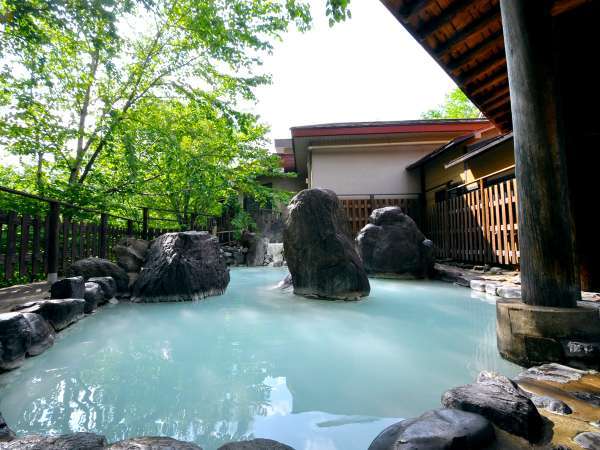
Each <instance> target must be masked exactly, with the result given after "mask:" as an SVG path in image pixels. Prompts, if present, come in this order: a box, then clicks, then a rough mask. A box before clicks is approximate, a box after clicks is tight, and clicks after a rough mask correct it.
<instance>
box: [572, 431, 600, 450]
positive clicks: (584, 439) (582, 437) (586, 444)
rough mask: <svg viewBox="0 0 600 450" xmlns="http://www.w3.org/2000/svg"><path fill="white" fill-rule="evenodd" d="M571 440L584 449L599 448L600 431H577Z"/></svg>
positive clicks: (592, 449) (596, 449) (595, 449)
mask: <svg viewBox="0 0 600 450" xmlns="http://www.w3.org/2000/svg"><path fill="white" fill-rule="evenodd" d="M573 440H574V441H575V442H577V443H578V444H579V445H581V446H582V447H583V448H585V449H586V450H598V449H600V433H598V432H595V431H588V432H585V433H579V434H578V435H577V436H575V439H573Z"/></svg>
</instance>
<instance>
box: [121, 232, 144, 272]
mask: <svg viewBox="0 0 600 450" xmlns="http://www.w3.org/2000/svg"><path fill="white" fill-rule="evenodd" d="M149 247H150V242H148V241H145V240H143V239H136V238H132V237H126V238H123V239H121V240H120V241H119V242H118V243H117V245H115V246H114V248H113V250H114V252H115V255H116V256H117V264H118V265H119V267H121V268H122V269H123V270H125V272H128V273H138V272H139V271H140V270H142V266H143V265H144V261H145V260H146V254H147V253H148V248H149Z"/></svg>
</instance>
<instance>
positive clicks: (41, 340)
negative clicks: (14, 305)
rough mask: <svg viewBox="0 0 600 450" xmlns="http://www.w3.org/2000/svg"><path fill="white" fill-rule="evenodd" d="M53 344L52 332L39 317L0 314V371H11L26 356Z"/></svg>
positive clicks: (37, 352) (13, 313) (35, 353)
mask: <svg viewBox="0 0 600 450" xmlns="http://www.w3.org/2000/svg"><path fill="white" fill-rule="evenodd" d="M53 343H54V331H53V330H52V328H51V327H50V325H49V324H48V322H46V321H45V320H44V319H43V318H42V317H41V316H39V315H37V314H33V313H28V312H12V313H3V314H0V371H3V370H11V369H14V368H16V367H18V366H20V365H21V364H22V363H23V360H24V359H25V357H27V356H35V355H39V354H40V353H42V352H43V351H44V350H46V349H47V348H48V347H50V346H51V345H52V344H53Z"/></svg>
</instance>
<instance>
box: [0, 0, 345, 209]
mask: <svg viewBox="0 0 600 450" xmlns="http://www.w3.org/2000/svg"><path fill="white" fill-rule="evenodd" d="M348 4H349V0H328V1H327V4H326V13H327V14H328V16H329V17H330V22H331V23H332V24H333V23H335V22H337V21H341V20H345V19H346V18H348V17H350V12H349V10H348ZM310 25H311V11H310V8H309V6H308V4H307V3H306V2H305V1H302V0H0V148H2V149H4V150H5V151H8V152H10V153H12V154H14V155H18V156H19V157H21V161H22V172H19V173H14V171H13V172H11V171H10V170H8V169H5V168H4V169H3V170H2V172H1V173H0V181H1V182H2V183H3V184H5V183H6V184H11V185H12V186H18V187H20V188H24V189H25V190H28V191H35V192H37V193H40V194H43V195H46V196H48V197H55V198H60V199H62V200H66V201H70V202H73V203H76V204H78V205H94V206H95V207H98V208H107V209H109V210H110V211H118V212H122V211H123V210H127V209H132V208H134V207H135V206H140V205H146V206H161V207H162V206H164V207H165V208H171V209H176V210H177V211H178V212H177V218H178V219H179V220H184V219H186V220H187V218H188V216H190V215H193V214H195V215H197V214H204V213H207V212H210V213H213V212H214V213H218V212H219V211H218V209H219V207H220V206H219V205H223V204H224V203H226V202H227V201H230V200H231V198H233V197H235V196H237V195H238V194H239V193H247V194H249V195H252V196H254V197H256V198H257V199H258V200H259V201H263V202H264V201H266V200H267V199H270V198H271V197H273V196H277V195H278V194H277V193H273V192H271V191H270V190H266V188H262V187H261V186H260V184H259V183H258V182H257V181H256V179H257V177H259V176H260V175H266V174H272V173H273V172H274V171H277V170H278V166H277V161H276V160H274V158H273V157H272V156H271V155H270V154H269V153H268V151H267V150H266V143H265V140H264V135H265V132H266V131H267V128H266V127H265V126H264V125H262V124H260V123H259V121H258V118H257V117H255V116H253V115H251V114H243V113H240V112H239V106H238V105H239V103H240V101H244V102H248V101H253V100H255V99H254V94H253V90H254V88H255V87H256V86H259V85H261V84H265V83H268V82H269V81H270V78H269V76H268V74H263V73H261V72H260V70H259V69H260V64H261V57H262V56H263V55H264V54H265V53H268V52H270V51H271V50H272V43H273V41H274V40H277V39H281V38H282V36H283V34H284V33H285V32H286V30H287V29H288V27H289V26H295V27H297V28H298V29H300V30H303V31H304V30H307V29H308V28H309V27H310ZM17 180H18V182H17ZM136 211H137V209H136Z"/></svg>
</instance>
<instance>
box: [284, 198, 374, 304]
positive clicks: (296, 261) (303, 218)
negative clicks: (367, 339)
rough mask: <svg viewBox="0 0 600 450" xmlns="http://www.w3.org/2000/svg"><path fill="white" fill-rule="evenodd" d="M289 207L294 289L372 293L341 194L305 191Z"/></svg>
mask: <svg viewBox="0 0 600 450" xmlns="http://www.w3.org/2000/svg"><path fill="white" fill-rule="evenodd" d="M287 210H288V216H287V218H286V223H285V230H284V233H283V247H284V253H285V257H286V260H287V264H288V269H289V271H290V273H291V275H292V284H293V286H294V293H295V294H297V295H303V296H305V297H313V298H323V299H331V300H358V299H360V298H361V297H365V296H367V295H369V291H370V286H369V279H368V278H367V273H366V272H365V269H364V268H363V264H362V261H361V260H360V258H359V256H358V253H356V250H355V249H354V243H353V241H352V239H351V238H350V232H349V230H348V220H347V218H346V213H345V212H344V209H343V208H342V207H341V205H340V202H339V200H338V198H337V196H336V195H335V192H333V191H330V190H328V189H319V188H316V189H305V190H303V191H300V192H299V193H298V194H296V195H295V196H294V198H292V200H291V202H290V204H289V205H288V207H287Z"/></svg>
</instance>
